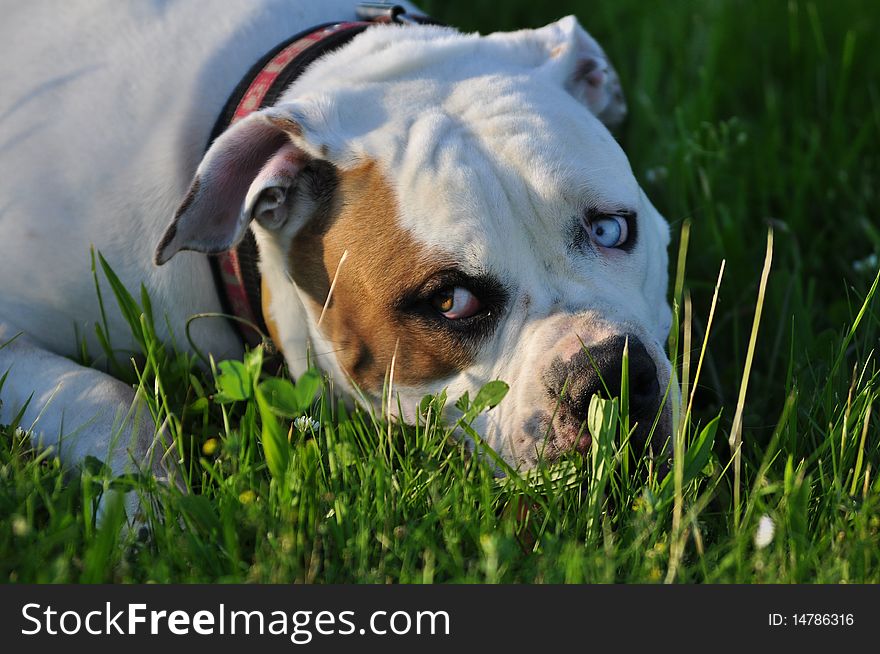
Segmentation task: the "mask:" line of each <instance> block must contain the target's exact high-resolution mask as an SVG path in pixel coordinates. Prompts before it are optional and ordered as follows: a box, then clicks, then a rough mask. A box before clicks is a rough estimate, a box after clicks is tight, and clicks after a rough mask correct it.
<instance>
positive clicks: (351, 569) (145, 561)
mask: <svg viewBox="0 0 880 654" xmlns="http://www.w3.org/2000/svg"><path fill="white" fill-rule="evenodd" d="M422 4H423V6H425V7H426V8H427V9H428V10H429V11H431V12H432V13H433V14H434V15H435V16H437V17H438V18H440V19H443V20H446V21H447V22H450V23H453V24H456V25H458V26H460V27H462V28H463V29H480V30H482V31H490V30H493V29H514V28H520V27H528V26H537V25H541V24H544V23H547V22H549V21H551V20H554V19H556V18H558V17H559V16H561V15H564V14H566V13H575V14H577V15H578V16H579V18H580V19H581V22H582V23H583V24H584V25H585V26H586V27H587V29H589V30H590V31H591V32H592V33H593V35H594V36H596V38H597V39H598V40H599V41H600V42H601V43H602V44H603V45H604V47H605V48H606V50H607V51H608V53H609V55H610V56H611V58H612V60H613V61H614V63H615V65H616V67H617V68H618V71H619V73H620V76H621V79H622V81H623V85H624V88H625V90H626V91H627V93H628V99H629V105H630V116H629V119H628V121H627V122H626V124H625V125H624V127H623V129H622V131H621V132H620V134H619V135H618V136H619V138H620V140H621V142H622V144H623V146H624V148H625V150H626V151H627V154H628V155H629V157H630V161H631V162H632V165H633V169H634V171H635V173H636V176H637V177H638V178H639V180H640V181H641V182H642V184H643V186H644V188H645V190H646V191H647V193H648V195H649V196H650V197H651V198H652V200H653V202H654V204H655V205H656V206H657V207H658V208H659V209H660V211H661V212H663V213H664V215H666V216H667V217H668V218H669V219H670V222H671V223H672V226H673V248H672V250H671V253H670V254H671V259H672V266H671V268H672V270H671V271H670V272H671V276H672V284H671V287H672V288H673V291H672V296H673V299H674V301H675V304H676V307H677V309H678V311H677V313H678V315H679V317H680V320H679V327H678V328H677V330H676V331H675V333H673V335H672V336H671V339H670V352H671V354H672V358H673V360H674V362H675V365H676V367H677V369H678V370H679V374H680V377H681V379H682V381H683V383H684V386H685V389H686V390H687V392H686V393H685V394H684V399H688V400H689V399H690V390H691V389H694V388H695V389H696V391H695V392H694V393H693V400H692V411H691V413H690V414H688V415H687V417H686V419H685V420H683V421H682V425H683V426H682V430H681V434H682V436H683V438H682V439H681V440H680V441H679V444H678V451H679V452H678V453H679V456H677V457H676V465H675V467H674V468H673V471H672V473H671V474H670V475H668V476H667V477H666V478H665V479H663V480H661V479H659V478H658V475H657V471H655V470H652V469H650V467H649V466H648V465H647V464H645V463H644V460H642V461H641V462H640V463H638V464H636V465H631V462H630V459H629V457H628V456H626V447H627V445H626V439H623V443H621V440H620V439H619V438H617V437H616V432H617V431H618V424H619V423H621V422H625V420H626V418H625V416H622V417H621V416H619V412H618V406H617V404H616V403H599V402H596V403H594V405H593V410H592V412H591V420H592V423H591V425H592V426H593V428H594V430H595V432H596V433H599V434H600V437H599V438H597V439H594V449H593V452H592V453H591V456H588V457H586V458H585V459H584V460H580V459H577V458H574V457H572V458H571V459H569V460H566V461H564V462H562V463H561V464H559V465H556V466H553V467H544V468H541V469H539V471H538V472H537V473H536V474H535V475H533V476H531V477H529V478H525V479H521V478H519V477H510V478H508V479H507V480H500V479H498V478H496V477H495V476H494V475H493V462H492V461H491V460H490V459H488V458H483V459H476V458H472V457H469V456H467V455H466V453H465V452H464V451H463V449H462V448H461V447H460V446H459V445H457V444H456V443H455V442H454V441H453V440H451V439H449V438H448V434H449V431H450V428H451V427H452V426H451V425H444V424H442V423H441V422H439V421H438V419H437V415H438V412H439V408H440V406H441V404H442V403H443V402H444V401H446V400H445V399H444V398H434V399H432V400H430V401H429V402H426V403H425V407H424V409H425V410H424V411H423V414H422V416H421V418H420V421H419V423H418V424H417V425H413V426H409V427H403V426H400V425H397V424H392V425H389V424H388V423H387V422H385V421H383V420H382V419H381V416H379V417H374V416H372V415H371V414H370V413H368V412H365V411H363V410H361V409H357V408H355V409H347V408H345V407H344V406H342V405H341V404H340V403H339V402H338V401H337V400H336V399H335V398H334V395H333V393H332V392H331V391H330V390H329V389H328V388H327V387H326V385H325V383H324V381H323V380H321V379H320V378H319V377H317V376H315V375H311V374H310V375H309V376H308V377H307V378H306V379H304V380H299V381H298V383H297V384H296V386H293V385H292V384H290V383H289V382H287V381H284V377H283V376H282V378H281V379H282V381H272V380H270V379H269V378H268V377H267V376H266V375H265V374H260V373H259V369H260V364H261V356H260V354H252V355H250V356H249V357H247V358H246V359H245V361H243V362H239V363H236V362H224V363H220V364H218V365H217V366H215V371H216V375H215V374H212V373H205V372H201V371H200V369H199V368H198V367H197V366H196V365H195V362H194V361H193V360H192V359H191V358H189V357H187V356H184V355H180V354H176V353H174V352H172V351H170V350H169V349H167V348H165V347H163V346H162V345H161V344H159V343H157V342H156V340H155V338H154V337H153V335H152V331H151V329H150V322H151V320H152V317H151V316H152V309H151V308H150V307H149V306H148V303H147V302H146V298H144V297H141V298H140V299H139V300H138V301H135V300H134V299H133V298H130V297H129V298H125V297H124V296H122V297H123V299H124V301H123V303H122V304H123V308H124V311H125V313H126V315H127V316H128V318H129V319H130V321H131V322H132V324H133V328H134V329H135V331H136V333H137V334H139V336H140V340H141V342H142V346H143V349H144V352H143V353H141V354H142V356H139V357H137V358H136V360H137V361H138V364H137V368H136V369H134V368H133V367H132V365H131V363H126V362H125V361H122V362H121V363H120V366H122V367H123V369H121V370H120V371H119V374H122V375H128V376H129V378H130V379H131V380H132V381H133V382H137V383H141V384H142V385H143V387H144V390H145V392H146V395H147V396H148V399H149V402H150V404H151V408H152V410H153V412H154V415H155V417H156V418H157V421H158V422H160V423H161V422H164V421H166V419H167V424H168V428H169V433H170V434H171V435H172V436H173V438H174V443H173V444H174V447H175V448H176V449H175V450H174V453H175V455H176V456H177V457H178V458H179V459H180V460H181V461H182V467H183V470H184V474H183V477H184V479H185V485H186V487H187V489H188V490H187V492H181V491H180V490H178V489H176V488H168V487H163V486H157V485H156V484H155V483H154V482H152V481H151V480H150V479H149V478H148V477H146V478H125V479H117V480H113V479H111V478H110V477H109V476H108V475H107V473H106V471H105V470H104V469H103V468H102V467H101V466H100V464H99V462H96V461H90V462H89V463H88V465H86V466H85V467H84V468H83V469H82V470H81V471H73V472H64V471H63V470H62V468H61V466H60V464H59V463H58V461H57V460H55V459H54V458H53V457H52V456H51V454H49V453H46V452H38V451H33V450H32V449H31V447H30V445H29V443H28V441H27V439H26V437H24V436H23V435H22V434H21V433H20V432H19V431H18V430H17V429H16V426H7V427H3V428H0V435H2V436H3V438H2V445H0V579H4V580H8V581H17V582H33V581H52V582H65V581H89V582H97V581H159V582H171V581H175V582H180V581H186V582H196V581H274V582H288V581H303V582H321V583H329V582H348V581H356V582H380V583H381V582H386V581H391V582H398V581H399V582H430V581H434V582H448V581H460V582H474V581H476V582H600V581H601V582H635V581H640V582H662V581H677V582H844V581H845V582H878V581H880V482H878V468H880V438H878V435H880V428H878V427H880V419H878V417H877V416H878V409H880V402H877V401H876V400H877V398H878V395H880V377H878V366H877V363H876V356H877V354H876V352H875V350H876V349H877V345H878V343H880V303H878V302H880V301H878V299H877V297H876V285H877V277H876V276H877V268H878V265H877V263H876V257H877V255H878V252H880V227H878V225H880V220H878V216H877V210H876V207H877V206H880V201H878V200H880V198H878V192H877V187H876V183H875V180H877V179H880V148H878V144H880V58H878V57H876V56H875V54H874V52H873V46H874V42H873V39H874V38H876V26H877V25H880V4H877V3H873V2H869V1H867V0H866V1H864V2H852V1H848V0H838V1H836V2H833V3H831V2H815V3H813V2H809V3H808V2H796V1H792V2H787V3H784V2H748V3H740V2H672V3H651V4H646V3H643V2H639V1H637V0H628V1H623V0H615V1H614V2H611V1H608V2H589V3H586V2H584V3H577V2H557V3H552V4H551V5H546V6H541V5H540V4H539V3H534V2H525V1H517V2H510V1H508V2H505V3H503V4H499V3H488V2H484V3H477V2H469V3H463V2H454V3H453V2H442V3H441V2H424V3H422ZM686 224H687V225H689V234H688V236H689V238H688V247H687V249H686V255H687V256H686V265H684V257H683V256H678V253H679V249H678V246H677V244H678V242H679V241H680V236H681V235H682V233H683V232H684V231H685V230H684V225H686ZM768 228H772V229H773V258H772V267H771V269H770V273H769V277H768V278H767V282H766V289H765V290H763V292H761V293H759V290H760V289H761V288H762V284H761V279H762V268H763V264H764V258H765V252H766V245H767V242H766V239H767V232H768ZM871 257H873V259H871ZM677 260H679V261H681V263H682V266H681V268H680V270H681V273H680V274H676V271H677V270H679V268H677V266H676V262H677ZM722 261H724V262H725V268H724V275H723V278H722V281H721V285H720V287H719V288H718V297H717V304H713V297H714V296H715V292H716V280H717V279H718V275H719V269H720V267H721V264H722ZM98 274H106V272H105V271H102V270H100V268H99V273H98ZM120 294H121V291H120ZM104 302H105V306H106V310H107V311H113V310H116V308H115V304H116V303H115V302H114V301H113V300H112V299H111V298H104ZM713 307H714V314H713V316H712V320H711V325H710V321H709V316H710V310H711V309H712V308H713ZM758 307H760V310H761V314H762V315H761V320H760V326H759V329H758V330H757V331H756V332H754V330H753V325H754V323H755V314H756V309H757V308H758ZM142 314H143V318H142V317H141V316H142ZM96 321H97V322H99V323H100V319H99V317H96ZM753 332H754V334H755V337H754V338H752V336H753ZM707 335H708V341H707V343H706V347H705V353H703V346H704V341H705V340H706V338H707ZM747 360H748V361H747ZM698 371H699V378H698V379H695V377H696V374H697V372H698ZM746 379H747V382H748V384H747V388H746V387H745V384H744V382H745V381H746ZM741 389H745V391H744V392H742V393H741ZM500 395H501V392H500V389H499V388H497V387H496V388H492V389H488V390H487V392H486V394H484V396H483V397H481V398H474V400H473V402H472V405H476V406H474V407H473V411H477V410H480V409H481V408H483V407H481V406H480V405H491V404H492V403H494V402H495V401H498V399H499V396H500ZM0 398H2V389H0ZM457 400H458V398H449V399H448V401H449V402H455V401H457ZM740 400H742V401H740ZM501 401H507V400H501ZM473 411H472V413H473ZM685 413H687V410H685ZM305 414H307V415H308V416H310V417H311V418H313V419H314V420H315V421H316V422H317V427H314V428H313V427H308V426H307V427H306V428H305V429H300V428H298V427H297V426H295V425H294V426H292V425H293V422H292V419H293V418H295V417H298V416H301V415H305ZM719 416H720V417H719ZM716 418H718V419H717V420H716ZM466 422H467V420H465V423H466ZM300 424H301V423H300ZM461 427H462V428H466V424H464V425H462V426H461ZM288 439H289V443H288ZM111 487H115V488H118V489H123V490H124V489H131V488H134V489H135V490H136V492H138V493H140V494H141V495H142V496H143V497H145V498H147V499H149V500H150V502H149V503H148V505H149V506H150V507H151V508H150V509H149V512H148V513H149V515H148V516H147V517H148V522H149V524H150V527H151V529H152V532H153V533H152V537H151V538H150V539H149V540H148V541H146V542H141V541H136V540H133V539H130V538H129V539H128V540H126V538H125V534H124V532H123V529H122V526H123V520H122V516H121V513H120V511H119V510H118V507H117V508H115V509H114V503H113V501H112V500H110V501H108V502H106V506H107V509H106V514H105V518H104V520H103V521H102V522H101V523H100V524H98V523H97V522H96V519H95V513H96V511H95V509H96V506H97V502H98V500H99V498H100V497H101V496H102V495H106V494H107V492H108V490H109V489H110V488H111ZM767 518H769V519H771V520H772V521H773V524H774V527H775V529H774V535H773V538H772V540H771V541H770V542H769V544H766V545H764V546H763V547H759V546H758V545H757V544H756V542H755V534H756V530H757V527H758V524H759V523H760V522H761V521H762V519H763V521H764V522H765V523H766V522H767ZM120 541H122V542H123V545H120Z"/></svg>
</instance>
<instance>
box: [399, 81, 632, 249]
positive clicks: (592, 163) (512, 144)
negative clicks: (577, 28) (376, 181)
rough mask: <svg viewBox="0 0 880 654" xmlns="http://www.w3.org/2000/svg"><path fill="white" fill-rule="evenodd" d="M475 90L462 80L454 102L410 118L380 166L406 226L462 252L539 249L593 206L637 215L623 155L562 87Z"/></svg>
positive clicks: (502, 84)
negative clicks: (396, 148)
mask: <svg viewBox="0 0 880 654" xmlns="http://www.w3.org/2000/svg"><path fill="white" fill-rule="evenodd" d="M475 86H476V84H475V83H473V82H471V81H468V82H462V83H461V84H459V86H458V87H457V88H456V89H454V95H455V96H458V97H452V98H450V101H449V102H448V103H447V105H446V106H445V107H443V108H442V109H436V110H433V111H429V112H426V113H424V114H422V115H421V116H419V117H418V118H417V119H415V120H414V121H413V123H412V125H411V128H410V131H409V136H410V138H408V139H407V140H406V141H405V142H402V143H401V144H400V147H401V151H400V153H398V156H397V157H396V158H394V159H392V160H391V161H387V163H386V165H390V169H389V172H390V174H391V177H392V179H393V180H395V183H396V189H397V193H398V197H399V200H400V204H401V220H402V221H403V226H404V227H405V228H407V229H409V230H410V231H412V232H414V233H417V234H419V235H420V238H421V240H423V241H425V242H431V243H432V244H433V245H437V246H440V247H442V246H444V245H446V246H450V247H452V248H453V249H455V250H457V251H459V252H461V251H467V250H468V249H471V250H475V249H485V248H494V250H495V251H496V252H497V251H498V250H497V245H498V244H501V243H504V244H506V245H507V246H508V247H512V246H513V245H514V244H515V243H514V242H515V241H517V240H521V241H522V243H521V244H520V245H521V246H523V247H526V248H528V249H531V250H540V249H541V248H540V246H541V245H542V244H545V243H548V242H552V241H553V237H554V236H559V235H564V234H568V233H570V232H571V230H572V228H573V227H574V226H575V225H577V224H578V221H579V217H580V216H583V215H584V213H585V212H586V211H588V210H590V209H596V210H601V211H608V212H612V211H618V210H622V209H630V210H632V209H635V207H636V205H637V203H638V198H639V191H638V185H637V183H636V181H635V179H634V177H633V175H632V172H631V170H630V166H629V163H628V161H627V159H626V157H625V155H624V154H623V152H622V150H621V149H620V147H619V146H618V144H617V143H616V142H615V140H614V138H613V137H612V136H611V134H610V133H609V132H608V130H607V129H606V128H605V126H603V125H602V124H601V123H600V122H599V121H598V120H597V119H596V118H595V117H594V116H593V115H592V114H590V113H589V112H588V111H586V110H585V109H584V108H583V107H582V106H581V105H579V104H578V103H577V102H575V101H574V100H572V99H570V97H569V96H568V95H567V93H565V91H564V90H562V89H554V88H552V87H551V88H547V87H546V86H545V85H542V84H539V83H531V84H530V83H529V80H528V79H522V80H518V79H512V80H511V79H505V80H498V81H497V82H496V83H495V84H494V85H489V86H488V87H487V89H482V90H480V89H477V88H473V87H475ZM514 86H515V87H516V88H513V87H514ZM487 96H488V97H487ZM450 105H453V106H450ZM454 105H458V106H454ZM557 240H558V242H559V243H560V244H561V243H562V242H563V241H564V239H557ZM475 254H477V253H475ZM480 254H481V255H483V256H481V257H480V258H481V259H482V260H484V261H485V260H486V259H487V257H486V256H485V254H486V253H480ZM544 254H548V253H546V252H545V253H544Z"/></svg>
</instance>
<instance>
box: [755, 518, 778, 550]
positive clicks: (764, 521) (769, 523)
mask: <svg viewBox="0 0 880 654" xmlns="http://www.w3.org/2000/svg"><path fill="white" fill-rule="evenodd" d="M774 533H776V524H775V523H774V522H773V518H771V517H770V516H769V515H762V516H761V519H760V520H758V528H757V529H756V530H755V547H757V548H758V549H759V550H760V549H763V548H765V547H767V546H768V545H769V544H770V543H772V542H773V534H774Z"/></svg>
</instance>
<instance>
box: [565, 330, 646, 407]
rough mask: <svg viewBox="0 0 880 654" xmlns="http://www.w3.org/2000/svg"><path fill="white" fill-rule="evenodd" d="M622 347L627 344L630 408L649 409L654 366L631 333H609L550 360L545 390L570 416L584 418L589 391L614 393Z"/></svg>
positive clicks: (617, 393)
mask: <svg viewBox="0 0 880 654" xmlns="http://www.w3.org/2000/svg"><path fill="white" fill-rule="evenodd" d="M627 343H628V346H627ZM624 347H628V357H627V359H628V370H629V375H628V379H629V400H630V402H629V403H630V410H631V412H632V414H633V415H634V416H642V415H646V414H648V413H649V412H653V411H654V410H655V409H656V408H657V405H658V402H659V394H660V384H659V382H658V381H657V366H656V365H655V363H654V360H653V358H652V357H651V355H650V354H649V353H648V350H647V348H646V347H645V346H644V344H643V343H642V342H641V341H640V340H639V339H638V338H637V337H636V336H633V335H632V334H630V335H620V336H612V337H611V338H607V339H605V340H604V341H602V342H601V343H598V344H596V345H593V346H592V347H590V348H588V349H587V350H581V351H580V352H578V353H577V354H575V355H574V356H573V357H572V358H571V359H570V360H568V361H566V362H563V361H562V360H561V359H557V360H556V361H554V362H553V364H552V365H551V366H550V369H549V373H548V374H549V378H548V390H549V391H551V394H552V395H554V396H555V397H557V398H559V399H560V400H561V402H562V406H561V408H562V409H563V410H565V411H566V412H568V413H570V414H572V417H573V418H577V417H581V418H585V417H586V412H587V409H588V408H589V403H590V400H591V398H592V397H593V395H599V396H600V397H604V398H608V397H617V396H618V395H619V394H620V387H621V377H622V367H623V366H622V361H623V350H624ZM563 388H565V392H564V393H562V389H563Z"/></svg>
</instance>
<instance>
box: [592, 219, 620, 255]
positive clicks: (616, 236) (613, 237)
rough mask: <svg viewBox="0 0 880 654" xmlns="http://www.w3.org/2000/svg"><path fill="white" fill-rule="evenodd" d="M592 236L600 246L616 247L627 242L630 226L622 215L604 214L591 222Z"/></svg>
mask: <svg viewBox="0 0 880 654" xmlns="http://www.w3.org/2000/svg"><path fill="white" fill-rule="evenodd" d="M589 227H590V238H592V239H593V242H594V243H595V244H596V245H598V246H599V247H603V248H616V247H620V246H621V245H623V244H624V243H626V239H627V238H629V228H628V227H627V224H626V220H625V219H624V218H622V217H621V216H603V217H602V218H596V219H595V220H593V221H591V222H590V224H589Z"/></svg>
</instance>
